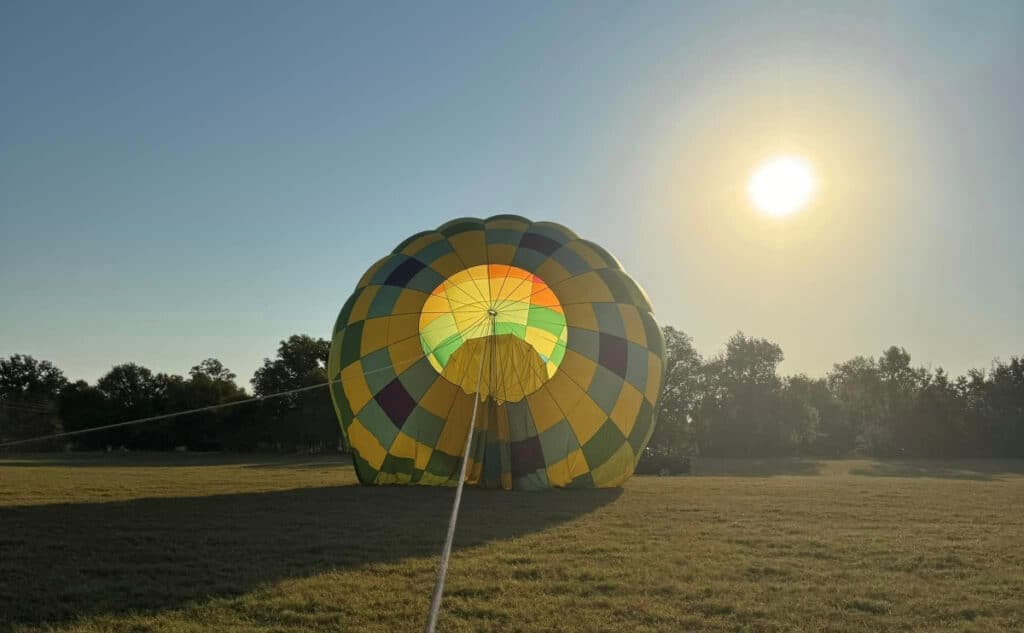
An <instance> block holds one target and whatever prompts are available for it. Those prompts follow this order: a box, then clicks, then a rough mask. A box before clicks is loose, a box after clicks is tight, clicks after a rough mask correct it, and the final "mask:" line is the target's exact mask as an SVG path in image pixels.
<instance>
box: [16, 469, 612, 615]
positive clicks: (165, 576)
mask: <svg viewBox="0 0 1024 633" xmlns="http://www.w3.org/2000/svg"><path fill="white" fill-rule="evenodd" d="M620 492H621V490H618V489H613V490H572V491H562V490H553V491H550V492H544V493H528V492H501V491H491V490H476V489H467V490H466V492H465V497H464V499H463V504H462V511H461V515H460V519H459V528H458V532H457V534H456V538H455V545H456V548H459V549H461V548H467V547H474V546H478V545H482V544H484V543H488V542H491V541H496V540H502V539H511V538H515V537H517V536H520V535H524V534H528V533H531V532H535V531H539V530H543V529H544V528H546V527H548V526H552V525H556V524H558V523H562V522H566V521H570V520H572V519H574V518H575V517H578V516H581V515H583V514H586V513H588V512H591V511H593V510H595V509H597V508H599V507H601V506H602V505H605V504H607V503H610V502H611V501H613V500H614V499H615V498H617V497H618V495H619V494H620ZM453 494H454V492H453V490H451V489H443V488H413V487H393V488H387V487H360V486H334V487H324V488H303V489H298V490H288V491H280V492H265V493H245V494H228V495H215V496H208V497H186V498H173V499H136V500H130V501H124V502H111V503H90V504H54V505H42V506H25V507H14V508H0V630H9V629H13V627H14V626H15V625H17V624H37V625H38V624H59V623H61V622H66V621H69V620H72V619H77V618H81V617H88V616H94V615H102V614H119V613H126V612H129V611H131V612H134V613H140V612H141V613H146V612H155V611H159V610H164V609H170V608H176V607H182V606H184V605H185V604H187V603H189V602H191V601H195V600H200V599H207V598H210V597H216V596H233V595H239V594H242V593H245V592H248V591H250V590H252V589H253V588H254V587H255V586H256V585H258V584H261V583H266V582H273V581H277V580H281V579H284V578H289V577H297V576H308V575H311V574H314V573H317V572H322V571H326V570H331V569H337V568H347V567H358V566H362V565H367V564H371V563H376V562H386V561H396V560H400V559H403V558H406V557H433V556H437V555H438V554H439V552H440V549H441V544H442V541H443V539H444V533H445V529H446V527H447V523H448V518H449V513H450V511H451V503H452V498H453Z"/></svg>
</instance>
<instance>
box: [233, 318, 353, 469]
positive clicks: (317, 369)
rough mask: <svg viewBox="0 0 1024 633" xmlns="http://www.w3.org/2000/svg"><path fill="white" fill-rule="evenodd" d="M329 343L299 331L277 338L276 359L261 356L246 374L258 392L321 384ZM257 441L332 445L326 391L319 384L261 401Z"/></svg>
mask: <svg viewBox="0 0 1024 633" xmlns="http://www.w3.org/2000/svg"><path fill="white" fill-rule="evenodd" d="M330 349H331V344H330V342H328V341H326V340H324V339H320V338H313V337H311V336H308V335H305V334H296V335H293V336H291V337H289V338H288V340H286V341H281V344H280V346H279V347H278V349H277V358H275V359H273V360H271V359H269V358H265V359H263V365H262V366H261V367H260V368H258V369H257V370H256V373H255V375H254V376H253V378H252V385H253V391H255V392H256V395H259V396H268V395H273V394H278V393H282V392H286V391H291V390H294V389H300V388H303V387H313V386H316V385H324V384H325V383H326V382H327V355H328V354H329V353H330ZM261 414H262V415H261V420H260V422H261V423H260V424H259V425H257V427H256V435H255V438H254V439H255V441H256V443H257V444H263V445H272V446H275V447H277V448H293V449H302V450H323V449H325V448H332V447H334V446H336V445H337V443H338V438H339V436H340V430H339V427H338V422H337V418H336V417H335V413H334V407H333V405H332V404H331V400H330V394H329V392H328V390H327V388H326V386H324V387H323V388H322V389H311V390H307V391H303V392H299V393H295V394H291V395H288V396H284V397H280V398H274V399H272V400H268V401H266V402H264V403H263V406H262V407H261Z"/></svg>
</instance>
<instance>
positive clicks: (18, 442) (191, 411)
mask: <svg viewBox="0 0 1024 633" xmlns="http://www.w3.org/2000/svg"><path fill="white" fill-rule="evenodd" d="M417 358H419V357H417ZM412 360H416V358H412V359H409V360H403V361H399V362H397V363H391V364H390V365H385V366H383V367H377V368H375V369H371V370H370V371H366V372H363V374H364V375H367V374H375V373H377V372H379V371H386V370H388V369H392V368H394V367H396V366H398V365H403V364H405V363H408V362H410V361H412ZM338 382H342V381H341V379H340V378H339V379H338V380H328V381H327V382H321V383H317V384H315V385H309V386H307V387H298V388H296V389H289V390H288V391H281V392H278V393H272V394H270V395H266V396H253V397H252V398H245V399H244V400H235V401H233V402H223V403H221V404H211V405H208V406H205V407H198V408H196V409H186V410H185V411H175V412H173V413H161V414H160V415H152V416H149V417H146V418H138V419H135V420H127V421H125V422H115V423H114V424H104V425H103V426H91V427H89V428H87V429H78V430H76V431H64V432H62V433H52V434H50V435H40V436H39V437H30V438H28V439H24V440H13V441H10V442H4V443H2V444H0V448H7V447H9V446H19V445H21V444H31V443H33V442H43V441H46V440H55V439H59V438H62V437H72V436H75V435H85V434H86V433H95V432H97V431H108V430H110V429H119V428H122V427H126V426H135V425H136V424H145V423H147V422H158V421H160V420H167V419H170V418H176V417H178V416H183V415H192V414H194V413H202V412H203V411H214V410H216V409H227V408H228V407H237V406H239V405H242V404H249V403H250V402H259V401H263V400H273V399H274V398H283V397H284V396H290V395H292V394H293V393H299V392H302V391H310V390H312V389H319V388H320V387H327V386H329V385H331V384H334V383H338Z"/></svg>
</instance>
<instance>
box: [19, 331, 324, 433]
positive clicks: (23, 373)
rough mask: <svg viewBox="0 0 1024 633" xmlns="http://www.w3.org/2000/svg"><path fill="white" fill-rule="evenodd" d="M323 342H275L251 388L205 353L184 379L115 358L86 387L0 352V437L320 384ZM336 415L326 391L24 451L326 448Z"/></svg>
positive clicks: (47, 366)
mask: <svg viewBox="0 0 1024 633" xmlns="http://www.w3.org/2000/svg"><path fill="white" fill-rule="evenodd" d="M329 350H330V343H329V342H328V341H326V340H324V339H319V338H313V337H310V336H306V335H295V336H292V337H290V338H289V339H288V340H286V341H281V344H280V346H279V347H278V349H277V355H276V357H275V358H273V359H270V358H265V359H264V360H263V364H262V365H261V366H260V367H259V368H258V369H257V370H256V372H255V374H254V375H253V377H252V379H251V380H250V381H249V382H250V384H251V385H252V393H251V394H250V393H249V392H248V391H247V390H246V389H244V388H243V387H240V386H239V385H238V384H237V383H236V381H235V379H236V378H237V376H236V375H235V374H234V373H232V372H231V371H230V370H229V369H228V368H226V367H225V366H224V365H223V364H222V363H221V362H220V361H219V360H217V359H215V358H208V359H206V360H204V361H202V362H200V363H199V364H198V365H195V366H194V367H192V369H191V370H189V372H188V375H187V376H179V375H175V374H165V373H154V372H153V371H151V370H150V369H148V368H146V367H143V366H142V365H139V364H136V363H123V364H120V365H115V366H114V367H113V368H112V369H111V370H110V371H109V372H107V373H106V374H104V375H103V376H101V377H100V378H99V380H97V381H96V383H95V384H92V385H90V384H89V383H87V382H86V381H84V380H78V381H75V382H71V381H69V380H68V379H67V378H66V377H65V376H64V373H63V372H62V371H61V370H60V369H59V368H57V367H56V366H54V365H53V363H51V362H49V361H45V360H36V359H34V358H32V357H31V356H26V355H21V354H15V355H13V356H10V357H9V358H4V359H0V443H3V442H8V441H12V440H18V439H27V438H32V437H39V436H43V435H47V434H52V433H59V432H62V431H78V430H82V429H88V428H93V427H98V426H104V425H107V424H111V423H117V422H121V421H127V420H136V419H140V418H147V417H152V416H159V415H161V414H166V413H175V412H178V411H187V410H189V409H199V408H203V407H209V406H215V405H224V404H230V403H233V402H238V401H240V400H246V399H249V398H252V397H254V396H259V397H263V396H269V395H272V394H278V393H282V392H286V391H290V390H293V389H301V388H303V387H312V386H315V385H322V384H324V383H325V382H326V381H327V369H326V368H327V354H328V351H329ZM339 436H340V432H339V429H338V421H337V418H336V416H335V414H334V410H333V408H332V406H331V401H330V396H329V395H328V394H327V390H326V389H311V390H307V391H302V392H299V393H295V394H291V395H288V396H285V397H280V398H272V399H267V400H265V401H264V400H257V401H255V402H250V403H246V404H240V405H238V406H232V407H225V408H223V409H218V410H212V411H203V412H200V413H193V414H190V415H184V416H177V417H171V418H169V419H166V420H157V421H154V422H147V423H145V424H139V425H133V426H125V427H121V428H116V429H110V430H106V431H97V432H93V433H86V434H82V435H77V436H73V437H69V438H60V439H56V440H53V441H50V442H47V443H43V444H33V445H31V446H25V447H24V450H30V449H31V450H40V449H51V450H52V449H59V448H65V447H68V446H70V447H72V448H77V449H84V450H97V449H99V450H106V449H121V448H125V449H132V450H136V449H138V450H172V449H187V450H226V451H250V450H278V451H294V450H315V451H319V450H326V449H334V448H337V446H338V439H339Z"/></svg>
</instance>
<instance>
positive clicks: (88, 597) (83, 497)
mask: <svg viewBox="0 0 1024 633" xmlns="http://www.w3.org/2000/svg"><path fill="white" fill-rule="evenodd" d="M694 470H695V474H697V475H701V476H695V477H680V478H656V477H634V478H633V479H632V480H630V481H629V482H628V484H627V485H626V486H625V488H623V489H622V490H611V491H601V490H598V491H552V492H550V493H503V492H490V491H477V490H467V495H466V497H465V498H464V501H463V513H462V516H461V518H460V523H459V531H458V534H457V537H456V549H455V552H454V554H453V559H452V565H451V571H450V575H449V580H448V585H447V592H446V598H445V602H444V610H443V612H442V615H441V621H440V625H439V629H440V630H443V631H549V630H556V631H603V630H608V631H611V630H621V631H677V630H694V631H697V630H700V631H871V632H875V631H884V630H906V631H1014V630H1022V629H1024V506H1022V503H1024V476H1022V474H1021V473H1022V472H1024V463H1021V462H942V463H939V462H869V461H860V462H856V461H839V462H814V461H804V460H777V461H763V460H762V461H720V462H698V463H696V464H695V469H694ZM451 498H452V491H451V490H436V489H410V488H363V487H359V486H357V485H355V480H354V476H353V473H352V470H351V468H350V467H349V466H348V465H347V464H346V463H344V461H342V460H340V459H336V458H331V459H326V458H290V459H286V458H261V457H222V456H196V455H136V454H131V455H86V456H72V457H66V456H28V457H24V458H0V630H4V631H42V630H57V631H81V632H99V631H175V632H177V631H239V632H241V631H337V630H353V631H363V630H365V631H392V630H417V629H419V628H421V627H422V625H423V621H424V617H425V614H426V610H427V605H428V601H429V593H430V589H431V587H432V583H433V578H434V571H435V565H436V560H437V555H438V552H439V550H440V544H441V541H442V539H443V535H444V529H445V525H446V522H447V517H448V512H449V510H450V503H451Z"/></svg>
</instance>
